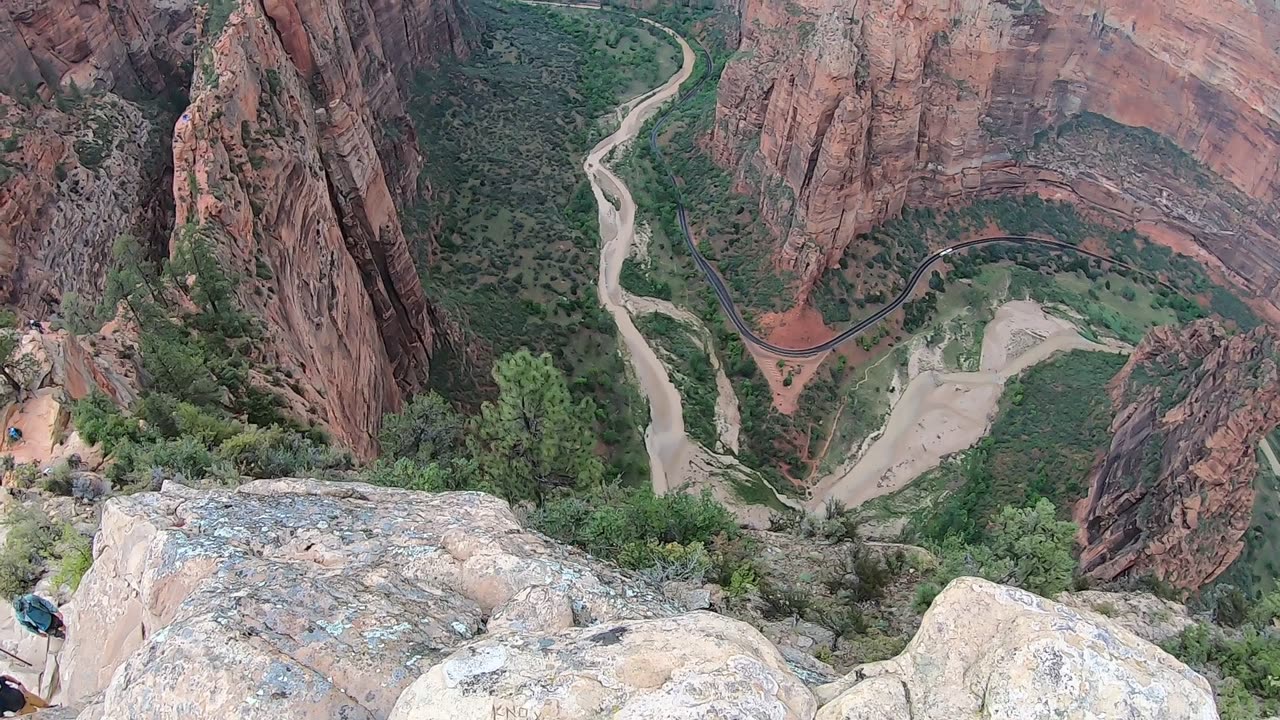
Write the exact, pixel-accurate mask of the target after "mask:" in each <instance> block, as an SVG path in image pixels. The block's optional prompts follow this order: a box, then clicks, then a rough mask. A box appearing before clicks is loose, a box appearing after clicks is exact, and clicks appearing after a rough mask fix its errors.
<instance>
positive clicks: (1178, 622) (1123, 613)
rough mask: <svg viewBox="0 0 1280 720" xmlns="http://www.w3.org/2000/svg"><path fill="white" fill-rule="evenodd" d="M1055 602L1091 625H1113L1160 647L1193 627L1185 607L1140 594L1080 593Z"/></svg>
mask: <svg viewBox="0 0 1280 720" xmlns="http://www.w3.org/2000/svg"><path fill="white" fill-rule="evenodd" d="M1058 602H1060V603H1062V604H1063V605H1066V606H1067V607H1069V608H1071V609H1073V610H1075V611H1077V612H1079V613H1080V614H1082V615H1084V616H1085V617H1086V618H1089V619H1090V620H1091V621H1093V622H1098V623H1105V622H1108V621H1110V622H1113V623H1115V624H1116V625H1119V626H1120V627H1122V628H1124V629H1125V630H1128V631H1129V632H1131V633H1133V634H1134V635H1137V636H1138V637H1140V638H1142V639H1143V640H1146V641H1147V642H1149V643H1153V644H1156V645H1161V646H1163V645H1164V644H1165V643H1167V642H1169V641H1170V640H1174V639H1176V638H1177V637H1178V636H1180V635H1182V633H1184V632H1186V631H1187V630H1190V629H1191V628H1192V627H1195V625H1196V624H1197V623H1196V620H1195V618H1193V617H1192V616H1191V612H1190V611H1188V610H1187V606H1185V605H1181V604H1179V603H1176V602H1174V601H1172V600H1165V599H1163V598H1158V597H1156V596H1155V595H1152V594H1150V593H1144V592H1102V591H1099V590H1082V591H1080V592H1066V593H1062V594H1061V595H1059V596H1058ZM1103 618H1105V619H1103Z"/></svg>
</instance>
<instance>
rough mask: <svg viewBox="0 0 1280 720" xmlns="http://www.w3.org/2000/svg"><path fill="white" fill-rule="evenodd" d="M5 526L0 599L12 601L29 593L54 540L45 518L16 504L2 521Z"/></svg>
mask: <svg viewBox="0 0 1280 720" xmlns="http://www.w3.org/2000/svg"><path fill="white" fill-rule="evenodd" d="M4 524H5V525H7V526H8V527H9V533H8V535H7V536H6V537H5V542H4V547H3V548H2V549H0V597H6V598H12V597H15V596H17V595H21V594H23V593H25V592H28V591H29V590H31V588H32V587H34V586H35V584H36V581H37V580H39V579H40V573H41V571H42V570H43V567H44V558H45V557H46V556H48V555H49V553H50V551H51V550H52V548H53V545H54V543H55V541H56V533H55V531H54V528H53V525H52V524H50V522H49V518H48V516H46V515H45V514H44V513H43V512H41V511H40V510H36V509H33V508H29V507H27V506H25V505H19V506H17V507H15V508H14V509H13V510H11V511H10V512H9V515H8V516H7V517H6V518H5V519H4Z"/></svg>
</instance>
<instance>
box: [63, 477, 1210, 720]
mask: <svg viewBox="0 0 1280 720" xmlns="http://www.w3.org/2000/svg"><path fill="white" fill-rule="evenodd" d="M94 552H95V560H94V564H93V567H92V568H91V569H90V571H89V573H88V574H87V575H86V576H85V578H84V582H83V583H82V585H81V586H80V589H79V590H78V591H77V592H76V594H75V595H74V597H73V598H72V601H71V602H70V603H69V604H67V605H66V606H65V607H64V611H65V616H66V621H67V626H68V628H69V633H68V639H67V641H66V643H65V645H63V646H62V647H58V644H57V643H54V644H53V645H51V656H50V658H49V660H48V661H47V662H46V664H45V670H46V672H45V680H47V681H48V682H43V681H42V684H41V687H42V689H43V690H46V691H47V688H49V687H53V688H60V689H59V690H58V691H57V693H56V695H55V697H54V700H55V701H56V702H58V703H60V704H61V705H63V709H62V710H61V711H60V712H62V715H61V717H76V718H77V720H104V719H108V718H109V719H110V720H160V719H162V718H163V719H166V720H167V719H170V718H183V719H184V720H202V719H205V718H208V719H209V720H213V719H214V718H216V719H217V720H250V719H252V720H259V719H263V720H265V719H267V718H270V719H271V720H293V719H298V720H310V719H313V718H315V719H318V718H342V719H343V720H374V719H377V720H386V719H388V718H390V719H394V720H431V719H432V718H448V720H467V719H468V718H486V719H490V720H491V719H492V718H494V717H513V718H516V717H531V718H532V717H545V718H555V719H556V720H572V719H574V718H598V717H611V718H636V719H644V720H649V719H655V720H657V719H662V718H689V719H692V718H726V719H727V718H770V719H772V720H792V719H794V720H812V719H813V718H815V717H817V718H875V720H893V719H895V718H903V719H904V720H905V719H906V718H911V719H912V720H921V719H929V718H938V719H939V720H941V719H943V718H945V719H946V720H965V719H967V718H974V719H975V720H976V719H977V718H1015V717H1016V718H1039V717H1044V718H1049V717H1054V718H1059V717H1067V718H1077V717H1079V718H1084V717H1117V718H1120V717H1123V718H1127V719H1131V720H1143V719H1144V718H1168V719H1171V720H1180V719H1182V718H1196V719H1201V718H1203V719H1204V720H1209V719H1210V718H1215V717H1216V715H1215V713H1214V709H1213V699H1212V696H1211V694H1210V692H1209V686H1208V685H1207V683H1206V682H1205V681H1204V679H1202V678H1201V677H1199V676H1198V675H1196V674H1195V673H1194V672H1192V671H1191V670H1189V669H1187V668H1186V667H1185V666H1184V665H1182V664H1181V663H1179V662H1178V661H1177V660H1175V659H1173V658H1172V657H1170V656H1168V655H1166V654H1164V652H1163V651H1161V650H1159V649H1158V648H1157V647H1155V646H1154V645H1151V644H1149V643H1147V642H1145V641H1143V640H1142V639H1140V638H1138V637H1137V636H1135V635H1133V634H1131V633H1129V632H1128V631H1126V630H1124V629H1122V628H1121V627H1119V626H1117V625H1113V624H1112V623H1111V622H1110V621H1109V620H1107V619H1104V618H1102V617H1101V616H1097V615H1095V616H1092V618H1091V617H1086V616H1085V615H1082V614H1080V613H1077V612H1076V611H1074V610H1071V609H1070V608H1067V607H1065V606H1062V605H1059V604H1057V603H1052V602H1050V601H1048V600H1043V599H1041V598H1038V597H1035V596H1033V595H1030V594H1028V593H1025V592H1022V591H1019V590H1014V589H1011V588H1006V587H1003V586H1000V585H995V584H992V583H988V582H986V581H981V580H974V579H969V578H961V579H959V580H956V581H955V582H953V583H952V584H951V585H949V586H948V588H947V589H946V590H945V591H944V592H943V593H942V594H941V595H940V596H939V597H938V598H937V600H935V602H934V605H933V607H932V609H930V611H929V612H928V613H927V614H926V616H925V619H924V623H923V626H922V628H921V630H920V632H919V633H918V634H917V635H916V637H915V639H914V640H912V642H911V643H910V645H908V647H907V648H906V650H905V651H904V652H903V653H902V654H901V655H899V656H898V657H896V658H894V659H892V660H889V661H886V662H883V663H875V664H871V665H863V666H860V667H858V668H857V669H855V671H854V672H853V673H851V674H849V675H848V676H846V677H845V678H844V679H842V680H839V681H837V682H834V683H830V684H828V685H824V686H822V687H819V688H818V689H817V691H816V692H815V691H813V690H811V689H810V688H809V687H808V686H806V682H814V680H813V679H812V678H810V677H808V676H806V675H797V673H796V671H795V670H794V663H793V662H792V659H791V658H789V657H787V656H785V655H784V654H783V653H782V652H780V651H779V650H778V649H777V648H776V647H775V646H774V645H773V644H771V642H770V641H769V640H768V639H767V638H766V637H765V636H764V635H762V634H761V633H760V632H758V631H757V630H756V629H755V628H753V627H752V626H751V625H750V624H748V623H745V622H741V621H738V620H734V619H731V618H728V617H725V616H723V615H719V614H716V613H712V612H706V611H696V612H689V613H682V612H680V610H679V609H678V608H677V607H675V606H674V605H673V604H671V603H670V602H669V601H668V600H666V599H665V598H664V597H663V595H662V594H661V592H660V591H659V590H658V589H657V587H656V586H653V585H651V584H649V583H647V582H646V581H644V580H641V579H638V578H635V577H631V576H628V575H626V574H624V573H622V572H621V571H619V570H617V569H616V568H614V567H612V566H610V565H608V564H607V563H604V562H602V561H599V560H596V559H593V558H591V557H590V556H587V555H584V554H583V553H581V552H579V551H577V550H574V549H572V548H567V547H565V546H562V545H559V544H557V543H555V542H553V541H550V540H548V539H546V538H545V537H543V536H541V535H538V534H536V533H533V532H530V531H528V530H526V529H524V528H523V527H521V525H520V523H519V522H518V520H517V518H516V516H515V515H514V514H513V513H512V511H511V509H510V508H509V507H508V506H507V504H506V503H505V502H503V501H501V500H498V499H496V498H493V497H490V496H488V495H484V494H481V493H466V492H456V493H440V494H430V493H418V492H412V491H405V490H394V489H386V488H378V487H373V486H369V485H364V484H359V483H325V482H319V481H315V480H301V479H280V480H264V481H258V482H254V483H250V484H247V485H244V486H241V487H239V488H237V489H234V490H230V489H227V490H194V489H191V488H187V487H184V486H181V485H177V484H173V483H170V484H168V485H166V486H165V487H164V489H163V490H162V491H160V492H153V493H144V494H138V495H132V496H125V497H115V498H112V499H110V500H108V501H107V502H106V504H105V505H104V506H103V511H102V524H101V529H100V530H99V533H98V536H97V538H96V540H95V545H94ZM802 678H805V679H802ZM823 701H828V702H827V704H826V705H825V706H823V705H822V702H823ZM68 708H75V709H77V710H78V711H79V712H78V714H75V715H69V714H67V709H68ZM984 713H985V714H984Z"/></svg>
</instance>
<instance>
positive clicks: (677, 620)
mask: <svg viewBox="0 0 1280 720" xmlns="http://www.w3.org/2000/svg"><path fill="white" fill-rule="evenodd" d="M817 707H818V705H817V702H816V701H815V700H814V698H813V694H812V693H810V692H809V690H808V688H806V687H805V686H804V684H803V683H802V682H800V680H799V679H798V678H797V677H796V676H795V675H793V674H792V673H791V671H790V670H788V669H787V665H786V663H785V662H784V661H783V659H782V656H781V655H779V654H778V651H777V650H775V649H774V648H773V646H772V645H770V644H769V641H768V640H765V639H764V638H763V637H761V635H760V633H758V632H756V631H755V630H754V629H752V628H751V626H750V625H747V624H745V623H741V622H738V621H736V620H730V619H728V618H726V617H723V616H720V615H716V614H714V613H709V612H696V613H691V614H688V615H681V616H679V617H673V618H663V619H660V620H639V621H632V622H626V623H619V624H616V625H614V624H607V625H598V626H596V627H591V628H574V629H572V630H566V631H562V632H559V633H532V634H501V635H497V636H495V637H493V638H490V639H487V640H482V641H480V642H476V643H471V644H469V645H467V646H466V647H465V648H463V649H461V650H459V651H457V652H455V653H454V654H453V655H451V656H449V657H448V658H446V659H445V660H444V661H443V662H441V663H439V664H438V665H436V666H435V667H434V668H432V669H431V670H430V671H429V672H428V673H427V674H426V675H423V676H422V677H421V678H419V679H418V681H417V682H415V683H414V684H413V685H411V686H410V687H409V689H408V690H406V691H405V692H404V694H403V695H401V696H400V701H399V702H398V703H396V707H395V712H393V713H392V714H391V720H489V719H490V718H492V717H494V716H495V715H498V716H499V717H501V713H503V712H511V713H513V714H515V716H516V717H519V713H524V714H525V715H526V716H527V717H553V718H562V719H563V720H590V719H591V718H599V717H602V716H606V715H607V716H608V717H613V718H619V720H623V719H634V720H647V719H648V718H668V719H669V720H681V719H687V720H698V719H700V718H714V717H723V718H730V717H740V718H778V720H802V719H807V718H812V717H813V715H814V712H815V711H816V710H817Z"/></svg>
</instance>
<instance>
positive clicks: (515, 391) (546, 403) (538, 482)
mask: <svg viewBox="0 0 1280 720" xmlns="http://www.w3.org/2000/svg"><path fill="white" fill-rule="evenodd" d="M493 379H494V380H495V381H496V382H497V384H498V398H497V400H495V401H494V402H486V403H484V404H483V405H482V406H481V407H480V414H479V415H477V416H476V417H475V418H473V420H472V425H471V433H470V436H469V438H468V448H469V450H470V452H471V456H472V458H473V459H474V461H475V463H476V472H477V474H478V481H479V482H480V483H481V484H484V485H487V486H490V487H493V488H494V489H495V490H496V491H497V492H499V493H500V494H502V495H504V496H505V497H507V498H508V499H511V500H536V501H538V502H539V503H541V500H542V498H543V497H544V495H545V493H546V491H547V490H548V489H550V488H556V487H572V488H580V489H585V488H589V487H593V486H596V485H598V484H599V483H600V481H601V479H602V477H603V475H604V463H603V462H602V461H601V459H600V457H599V456H598V455H597V454H596V443H597V439H596V436H595V433H594V431H593V427H592V426H593V423H594V420H595V417H596V407H595V403H594V402H592V401H591V400H590V399H589V398H583V399H582V400H581V401H579V402H577V403H574V401H573V398H572V396H571V395H570V393H569V385H568V382H567V381H566V380H565V376H564V373H562V372H561V371H560V370H559V369H557V368H556V366H555V364H554V363H553V362H552V359H551V356H550V355H548V354H546V353H544V354H542V355H538V356H535V355H533V354H532V353H530V352H529V351H528V350H523V349H522V350H519V351H517V352H515V353H510V354H508V355H504V356H503V357H502V358H500V359H499V360H498V362H497V363H495V364H494V366H493Z"/></svg>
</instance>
